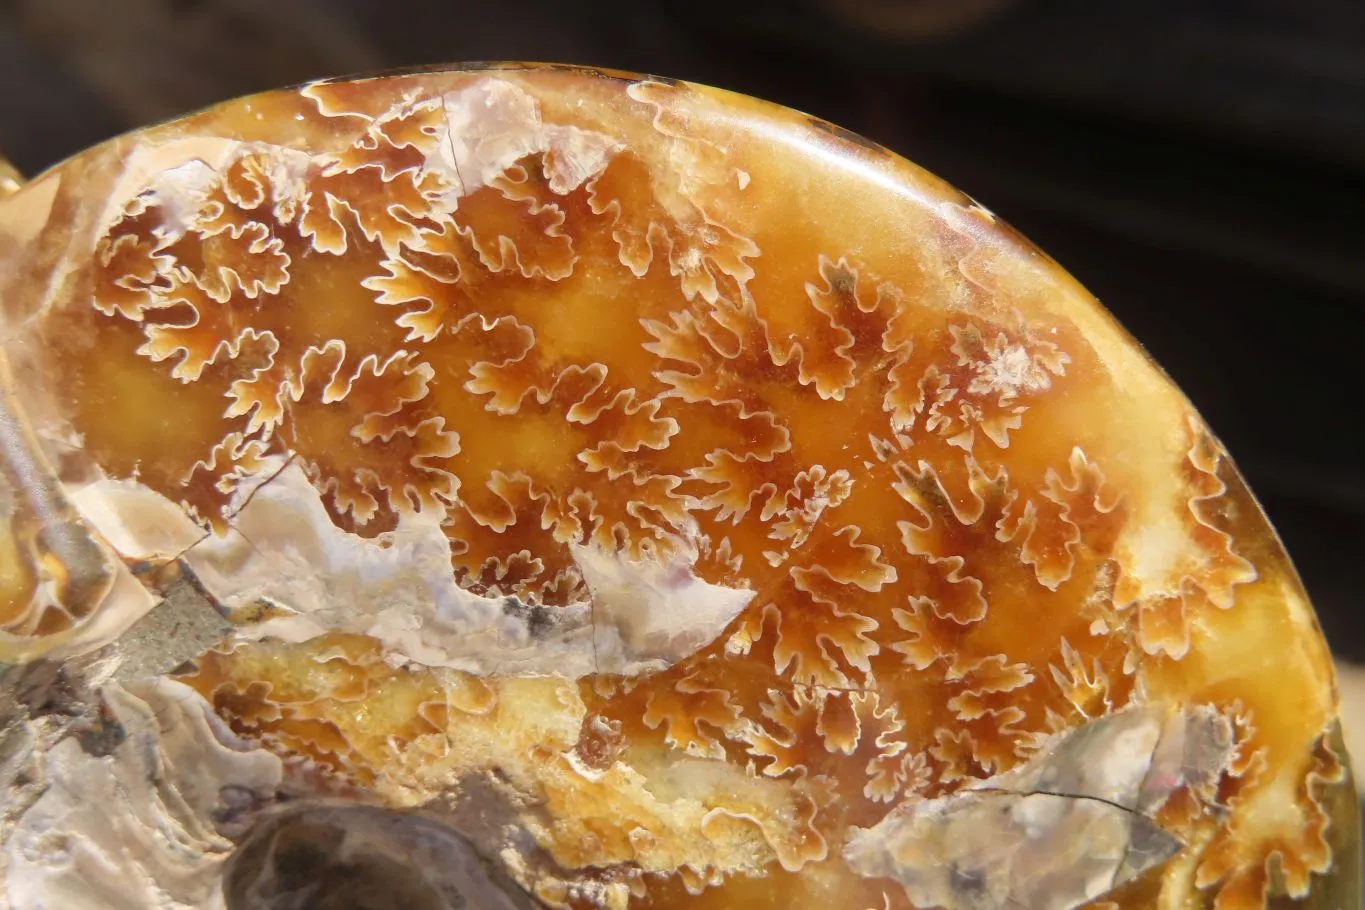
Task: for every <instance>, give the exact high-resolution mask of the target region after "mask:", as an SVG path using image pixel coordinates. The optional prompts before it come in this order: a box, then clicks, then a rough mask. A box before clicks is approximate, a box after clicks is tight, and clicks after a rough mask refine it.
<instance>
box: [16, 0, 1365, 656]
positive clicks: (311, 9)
mask: <svg viewBox="0 0 1365 910" xmlns="http://www.w3.org/2000/svg"><path fill="white" fill-rule="evenodd" d="M496 59H532V60H551V61H561V62H571V63H584V64H594V65H598V66H610V67H618V68H623V69H633V70H642V71H645V72H651V73H657V74H660V75H668V76H675V77H679V78H684V79H690V80H695V81H700V82H705V83H710V84H713V85H718V86H722V87H725V88H729V89H734V90H737V91H741V92H746V93H748V94H752V95H757V96H760V97H764V98H767V99H769V100H772V101H777V102H781V103H783V104H787V105H790V106H792V107H796V108H799V109H801V110H804V111H806V112H808V113H812V114H816V115H819V116H821V117H824V118H826V119H828V120H832V121H834V122H835V123H838V124H840V125H842V126H844V127H847V128H849V129H852V130H855V131H857V132H860V133H863V134H864V135H866V136H869V137H871V138H872V139H874V140H876V141H878V142H881V143H883V144H885V145H887V146H890V147H891V148H892V149H894V150H895V151H897V152H900V153H901V154H903V155H905V156H907V157H909V158H911V159H912V160H915V161H917V162H918V163H920V164H922V165H924V166H925V167H927V168H929V169H930V170H932V171H935V172H937V173H938V174H940V175H942V176H943V177H945V178H947V179H948V180H949V181H951V182H952V183H954V184H956V185H957V186H959V187H960V188H962V189H963V190H965V191H966V192H968V193H969V194H971V195H972V196H973V197H975V198H977V199H978V200H980V201H981V202H982V203H983V204H985V205H986V206H988V207H989V208H991V209H992V210H994V211H995V212H996V213H997V214H999V215H1000V216H1001V217H1003V218H1005V219H1006V220H1008V221H1010V222H1012V223H1013V224H1014V225H1015V226H1016V227H1018V228H1019V229H1021V230H1022V231H1023V232H1024V233H1025V234H1026V235H1028V236H1029V237H1030V238H1032V239H1033V240H1034V241H1035V242H1036V243H1037V244H1038V245H1039V246H1041V247H1042V248H1044V249H1045V250H1047V251H1048V252H1049V253H1050V254H1052V255H1053V256H1054V257H1055V258H1056V259H1057V260H1058V261H1060V262H1061V263H1062V264H1063V265H1064V266H1066V267H1067V268H1068V269H1070V270H1071V271H1072V272H1073V273H1074V274H1075V275H1076V276H1077V277H1078V278H1079V279H1080V280H1081V281H1082V282H1083V283H1085V284H1086V285H1088V286H1089V287H1090V289H1091V290H1092V291H1094V292H1095V293H1096V294H1097V295H1098V296H1099V298H1100V299H1101V300H1102V301H1103V302H1104V303H1105V304H1106V305H1108V306H1109V307H1110V309H1112V310H1113V311H1114V312H1115V313H1117V314H1118V316H1119V318H1120V319H1122V320H1123V322H1124V323H1126V324H1127V326H1128V328H1129V329H1130V330H1131V331H1132V332H1133V333H1134V334H1136V335H1137V337H1138V338H1139V339H1140V340H1141V341H1142V342H1143V343H1144V344H1145V345H1147V347H1148V348H1149V349H1150V350H1151V352H1152V353H1153V354H1154V355H1155V357H1156V359H1157V360H1158V361H1159V362H1160V363H1161V364H1163V365H1164V366H1165V367H1166V369H1167V370H1168V371H1169V372H1170V373H1171V374H1172V375H1173V376H1174V378H1175V379H1176V381H1177V382H1178V383H1180V385H1181V386H1182V387H1183V388H1184V389H1185V390H1186V392H1187V393H1188V394H1189V395H1190V396H1191V397H1192V398H1193V399H1194V401H1195V403H1196V405H1197V406H1198V407H1199V408H1200V409H1201V410H1202V412H1203V413H1204V415H1205V416H1206V418H1207V419H1208V421H1209V422H1210V423H1211V424H1212V426H1213V427H1214V429H1215V431H1216V432H1217V433H1218V434H1219V435H1220V436H1221V437H1222V438H1223V440H1224V442H1225V443H1226V444H1227V445H1228V447H1229V448H1230V449H1231V451H1232V452H1233V454H1234V455H1235V457H1236V459H1237V461H1238V462H1239V464H1240V465H1241V467H1242V469H1243V471H1244V472H1245V473H1246V475H1247V477H1248V478H1249V480H1250V482H1251V485H1252V487H1253V489H1254V490H1255V491H1256V493H1257V494H1258V495H1259V497H1260V498H1261V501H1262V502H1263V503H1264V504H1265V506H1266V508H1267V509H1268V510H1269V512H1270V515H1271V517H1272V519H1273V520H1274V521H1275V523H1276V525H1277V526H1278V527H1279V529H1280V531H1281V532H1282V534H1283V536H1284V538H1285V540H1286V543H1287V544H1288V547H1289V550H1290V552H1291V553H1292V554H1293V556H1294V558H1295V560H1296V562H1297V563H1298V565H1299V568H1300V570H1301V571H1302V573H1303V575H1304V576H1305V580H1306V582H1307V584H1308V588H1309V590H1310V593H1311V594H1312V595H1313V597H1314V600H1315V602H1316V603H1317V605H1318V609H1319V612H1320V614H1321V616H1322V619H1323V623H1324V625H1325V626H1326V630H1327V633H1328V637H1329V638H1330V639H1331V640H1332V642H1333V644H1334V645H1335V647H1336V648H1337V649H1338V651H1339V652H1340V653H1342V654H1343V655H1345V656H1347V657H1350V658H1353V659H1355V660H1357V661H1363V662H1365V623H1362V621H1361V619H1360V615H1359V611H1358V608H1357V605H1358V604H1359V602H1360V600H1359V597H1358V595H1357V579H1358V578H1359V577H1360V576H1361V574H1362V569H1363V568H1365V470H1362V456H1361V450H1360V448H1359V445H1360V442H1359V441H1360V440H1361V439H1362V438H1365V433H1363V432H1362V430H1363V429H1365V406H1362V403H1361V402H1362V398H1361V396H1362V381H1361V380H1362V376H1365V349H1363V348H1362V333H1361V328H1362V324H1363V321H1362V319H1361V309H1362V307H1363V306H1365V224H1362V215H1365V2H1362V0H1246V2H1232V0H1104V2H1096V0H804V2H796V0H791V2H786V3H781V2H746V0H631V2H629V3H626V2H620V0H602V2H597V3H570V2H558V3H556V2H532V0H482V2H478V3H471V2H464V0H411V2H409V0H0V151H2V152H3V153H4V154H6V155H8V156H9V157H10V158H11V160H12V161H13V162H14V163H15V164H16V165H18V167H19V168H20V169H21V170H24V171H26V172H28V173H33V172H35V171H37V170H39V169H41V168H43V167H45V166H47V165H49V164H51V163H54V162H56V161H57V160H59V159H61V158H62V157H64V156H66V155H69V154H71V153H73V152H76V151H78V150H79V149H81V148H83V147H84V146H86V145H89V144H92V143H94V142H97V141H99V140H100V139H103V138H106V137H108V136H111V135H113V134H115V133H118V132H121V131H123V130H127V129H130V128H133V127H136V126H140V125H143V124H146V123H149V122H152V121H156V120H158V119H161V118H165V117H170V116H173V115H175V114H178V113H183V112H186V111H188V110H190V109H193V108H196V107H199V106H202V105H205V104H208V103H210V102H213V101H216V100H220V99H224V98H228V97H231V96H234V95H238V94H243V93H246V92H252V91H257V90H260V89H266V88H272V87H276V86H279V85H283V84H289V83H295V82H299V81H303V80H306V79H309V78H312V77H317V76H326V75H336V74H343V73H351V72H358V71H366V70H375V69H383V68H390V67H400V66H405V65H412V64H418V63H439V62H449V61H461V60H496Z"/></svg>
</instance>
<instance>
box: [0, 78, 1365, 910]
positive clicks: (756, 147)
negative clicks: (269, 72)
mask: <svg viewBox="0 0 1365 910" xmlns="http://www.w3.org/2000/svg"><path fill="white" fill-rule="evenodd" d="M0 327H2V328H3V348H2V349H0V353H2V356H0V385H2V386H3V392H2V395H0V660H3V661H4V665H3V667H2V668H0V792H3V794H4V796H3V797H0V880H2V881H0V907H3V908H8V910H39V908H53V907H62V908H72V910H90V908H128V910H139V908H152V907H156V908H218V910H244V908H262V910H304V908H313V910H324V908H325V910H343V908H350V907H384V906H395V907H397V906H401V907H410V908H418V910H445V908H457V907H470V908H479V910H492V908H497V910H503V908H508V910H510V908H517V910H525V908H534V907H557V908H574V910H586V908H602V910H624V908H627V907H631V908H646V907H656V908H664V907H667V908H695V910H713V908H760V910H761V908H774V910H775V908H805V907H828V908H831V910H834V908H838V910H845V908H847V910H905V908H910V907H919V908H943V910H1005V908H1029V910H1071V908H1075V907H1081V906H1089V907H1095V908H1108V910H1114V908H1127V910H1135V908H1152V910H1156V908H1199V907H1212V908H1217V910H1259V908H1262V907H1275V908H1285V907H1291V906H1304V907H1315V908H1316V907H1322V908H1326V907H1349V906H1356V905H1357V904H1356V903H1353V902H1356V901H1358V899H1359V898H1358V890H1357V889H1358V886H1359V883H1358V874H1359V869H1358V864H1357V862H1356V850H1357V848H1358V839H1357V838H1358V835H1357V830H1356V823H1355V820H1354V819H1355V816H1354V796H1353V794H1352V790H1351V788H1350V786H1349V782H1348V781H1347V771H1346V764H1345V755H1344V754H1343V752H1342V749H1341V746H1340V739H1339V736H1338V730H1337V709H1336V701H1335V694H1334V688H1333V687H1334V682H1333V677H1332V670H1331V665H1330V661H1329V658H1328V652H1327V649H1326V646H1325V645H1324V643H1323V641H1322V638H1321V635H1320V633H1319V631H1318V629H1317V626H1316V623H1315V620H1314V617H1313V613H1312V610H1311V608H1310V606H1309V605H1308V603H1307V601H1306V599H1305V596H1304V593H1303V591H1302V589H1301V587H1300V585H1299V583H1298V581H1297V579H1296V577H1295V575H1294V573H1293V570H1292V568H1291V566H1290V564H1289V561H1288V559H1287V557H1286V555H1285V553H1284V552H1283V550H1282V549H1281V547H1280V545H1279V543H1278V542H1277V540H1276V538H1275V536H1274V533H1273V531H1272V530H1271V528H1270V526H1269V525H1268V523H1267V521H1266V518H1265V516H1264V515H1263V514H1262V512H1261V510H1260V509H1259V508H1258V506H1257V505H1256V503H1255V501H1254V500H1253V499H1252V497H1251V495H1250V493H1249V492H1248V491H1247V489H1246V487H1245V486H1244V485H1243V483H1242V481H1241V479H1240V478H1239V476H1238V474H1237V472H1236V470H1235V469H1234V467H1233V465H1232V464H1231V462H1230V461H1229V460H1228V457H1227V455H1226V454H1225V453H1224V451H1223V450H1222V449H1221V448H1220V446H1219V444H1218V442H1217V441H1216V440H1215V439H1214V437H1213V436H1212V435H1211V434H1210V431H1209V430H1208V428H1206V427H1205V425H1204V424H1203V423H1202V422H1201V421H1200V419H1199V417H1198V416H1197V415H1196V414H1195V412H1194V411H1193V410H1192V408H1191V407H1190V405H1189V403H1188V402H1187V401H1186V400H1185V398H1183V397H1182V396H1181V394H1180V392H1179V391H1178V390H1177V389H1176V388H1174V387H1173V386H1172V384H1171V383H1170V382H1169V381H1168V380H1167V379H1166V378H1165V377H1164V376H1163V375H1162V374H1161V373H1160V372H1159V371H1158V369H1157V368H1156V367H1155V366H1154V365H1153V364H1152V363H1151V362H1150V361H1149V360H1148V359H1147V358H1146V357H1145V355H1144V354H1143V352H1142V350H1141V349H1140V348H1139V347H1138V345H1137V344H1136V343H1135V342H1134V341H1133V340H1132V339H1131V338H1129V337H1128V336H1127V335H1126V334H1124V332H1123V331H1122V330H1121V329H1120V328H1119V327H1118V326H1117V325H1116V324H1115V323H1114V321H1113V320H1112V319H1111V318H1110V317H1109V316H1108V315H1107V314H1106V313H1105V312H1104V311H1103V309H1102V308H1101V307H1100V306H1099V305H1098V304H1097V303H1096V301H1095V300H1094V299H1093V298H1092V297H1090V296H1089V295H1088V294H1087V293H1086V292H1085V291H1084V290H1083V289H1082V288H1080V287H1079V286H1078V285H1077V284H1076V283H1075V282H1074V281H1073V280H1072V279H1070V278H1069V277H1068V276H1067V275H1066V274H1065V273H1064V272H1063V271H1062V270H1061V269H1060V268H1059V267H1058V266H1057V265H1055V264H1054V263H1052V262H1051V261H1050V260H1048V259H1047V258H1046V257H1044V256H1043V255H1042V254H1041V253H1039V252H1038V251H1037V250H1036V249H1034V248H1033V247H1031V246H1030V245H1029V244H1028V243H1027V242H1026V241H1024V240H1022V239H1021V238H1020V237H1018V236H1017V235H1016V234H1014V233H1013V232H1011V231H1010V230H1009V229H1008V228H1007V227H1006V226H1005V225H1004V224H1003V223H1001V222H1000V221H998V220H997V219H996V218H995V216H994V215H992V214H991V213H990V212H989V211H987V210H985V209H984V208H982V207H981V206H980V205H977V204H976V203H974V202H973V201H972V200H971V199H968V198H967V197H965V196H963V195H961V194H960V193H958V192H956V191H954V190H953V189H952V188H950V187H948V186H946V185H945V184H943V183H942V182H940V181H938V180H936V179H935V178H933V177H931V176H930V175H928V174H926V173H924V172H922V171H920V170H918V169H916V168H915V167H914V166H913V165H911V164H909V163H907V162H905V161H903V160H900V159H898V158H896V157H895V156H893V155H891V154H890V153H888V152H886V151H884V150H882V149H880V148H878V147H876V146H874V145H872V144H870V143H868V142H865V141H863V140H861V139H859V138H858V137H856V136H853V135H852V134H849V133H846V132H844V131H841V130H839V129H838V128H836V127H833V126H830V125H829V124H826V123H823V122H821V121H818V120H814V119H811V118H807V117H805V116H803V115H800V114H797V113H795V112H792V111H788V110H785V109H781V108H777V107H774V106H771V105H767V104H764V103H761V102H758V101H754V100H752V99H748V98H744V97H740V96H736V95H730V94H726V93H724V92H720V91H716V90H713V89H708V88H704V87H699V86H693V85H687V84H682V83H678V82H674V81H670V80H664V79H657V78H652V77H636V76H629V75H624V74H618V73H604V72H599V71H592V70H583V69H574V68H567V67H547V66H483V67H475V68H466V69H450V70H440V71H430V72H423V73H415V74H406V75H386V76H379V77H373V78H360V79H355V80H349V81H325V82H317V83H312V84H309V85H305V86H303V87H301V88H296V89H289V90H283V91H278V92H271V93H266V94H262V95H257V96H254V97H250V98H246V99H243V100H239V101H233V102H228V103H226V104H222V105H220V106H218V107H214V108H212V109H209V110H206V111H204V112H201V113H199V114H195V115H193V116H189V117H186V118H184V119H182V120H178V121H175V122H172V123H168V124H165V125H162V126H157V127H152V128H148V129H145V130H142V131H139V132H137V133H133V134H130V135H127V136H124V137H121V138H118V139H114V140H111V141H110V142H108V143H106V144H104V145H101V146H99V147H96V148H94V149H91V150H90V151H88V152H85V153H83V154H81V155H78V156H76V157H75V158H72V159H71V160H69V161H67V162H65V163H63V164H61V165H58V166H57V167H55V168H53V169H52V170H50V171H48V172H46V173H44V174H42V175H39V176H38V177H36V178H34V179H32V180H31V181H29V182H27V183H24V184H22V185H19V186H17V188H12V192H10V193H9V194H8V195H7V196H6V197H5V198H4V199H3V200H0Z"/></svg>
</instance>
